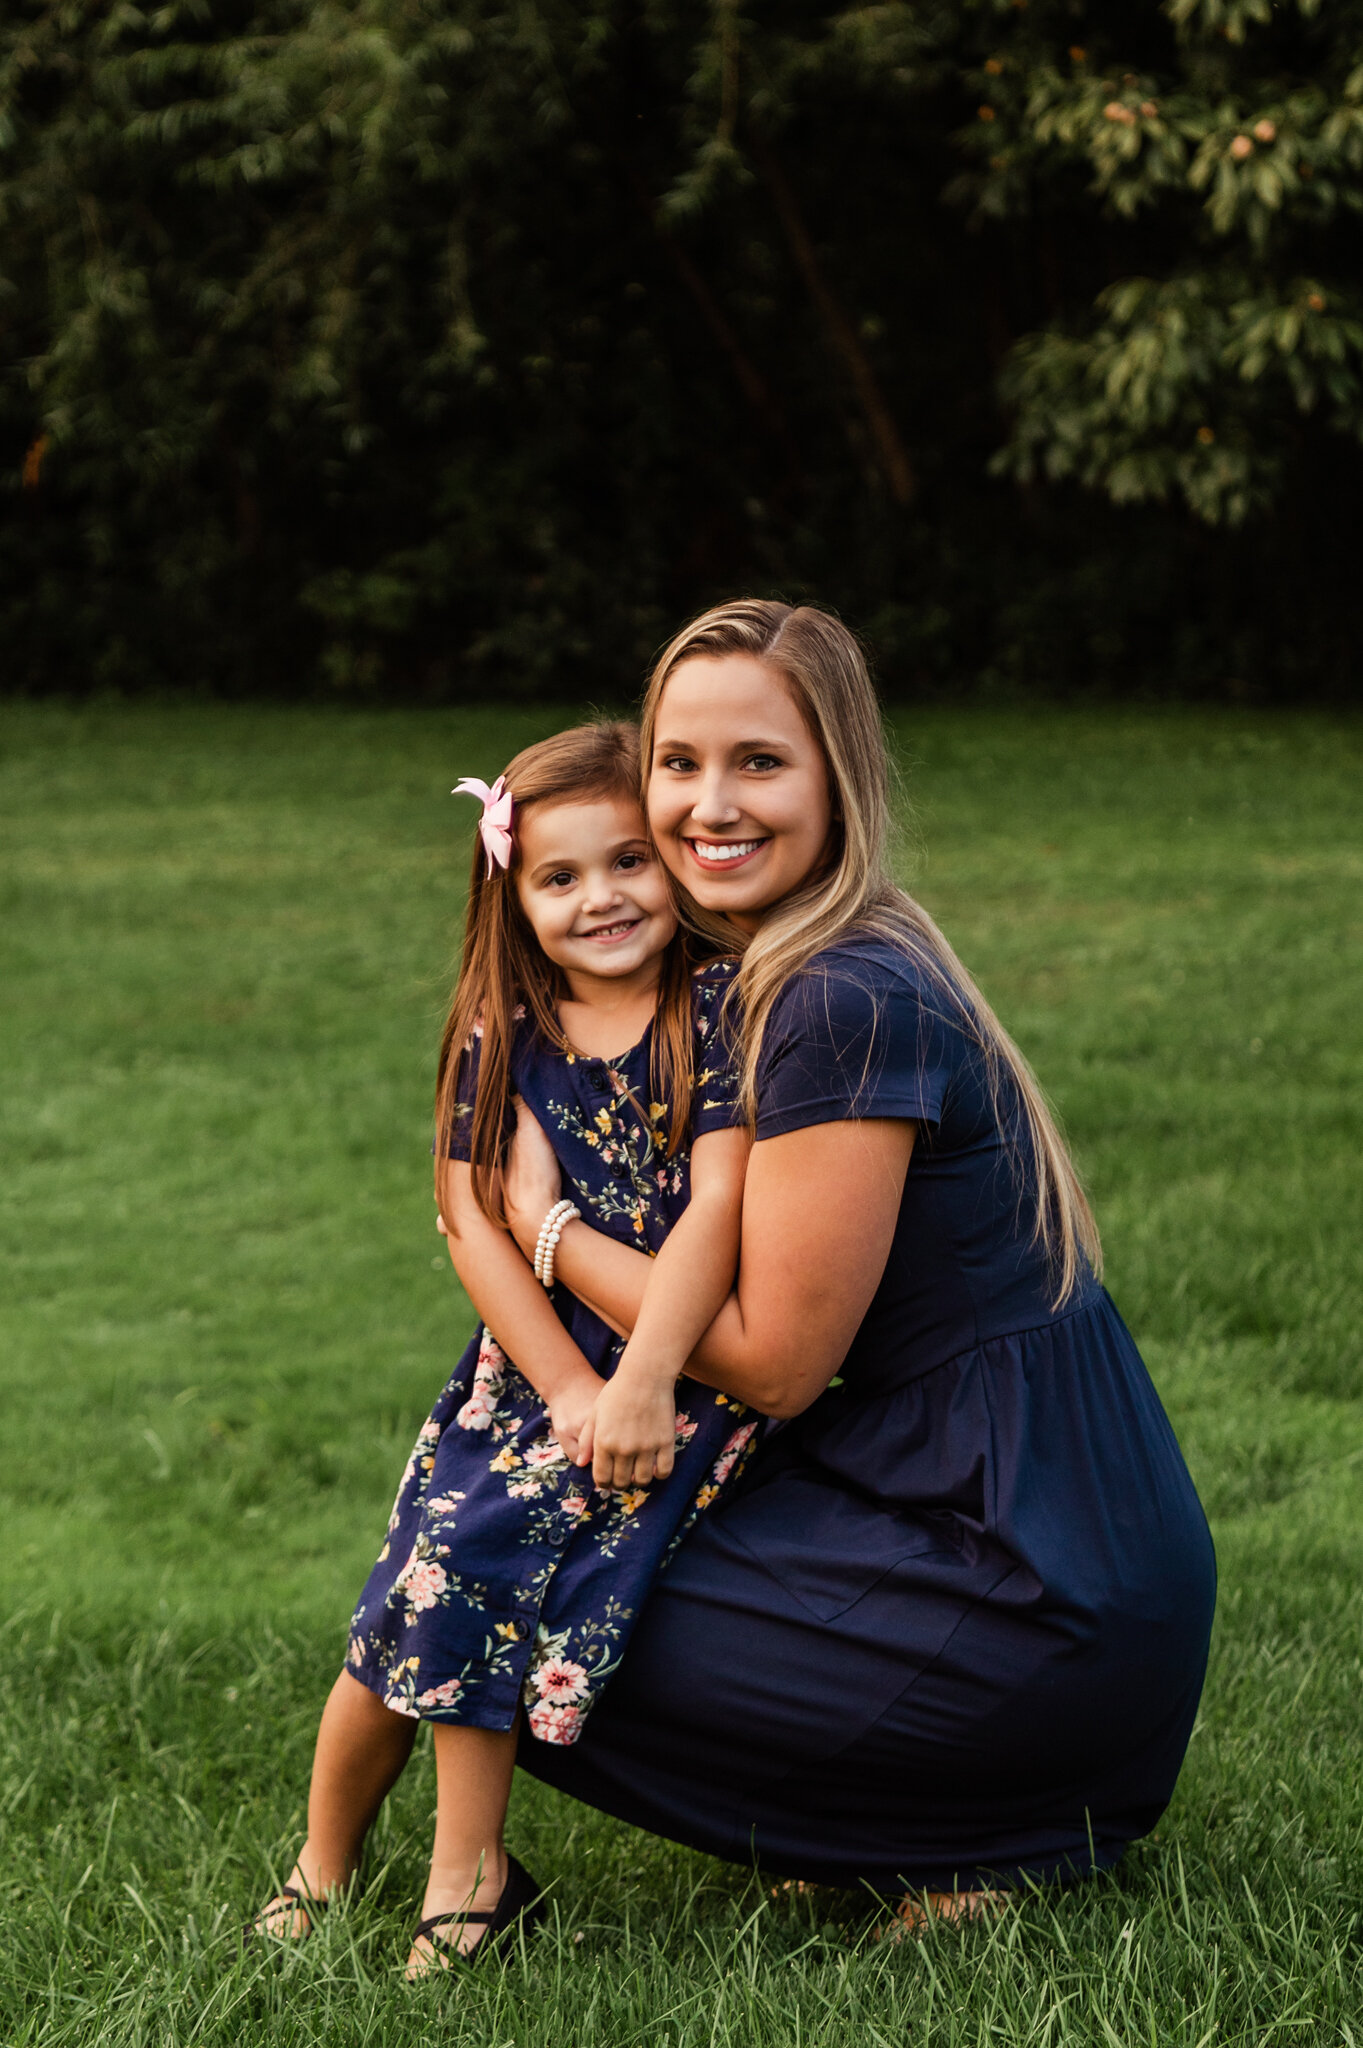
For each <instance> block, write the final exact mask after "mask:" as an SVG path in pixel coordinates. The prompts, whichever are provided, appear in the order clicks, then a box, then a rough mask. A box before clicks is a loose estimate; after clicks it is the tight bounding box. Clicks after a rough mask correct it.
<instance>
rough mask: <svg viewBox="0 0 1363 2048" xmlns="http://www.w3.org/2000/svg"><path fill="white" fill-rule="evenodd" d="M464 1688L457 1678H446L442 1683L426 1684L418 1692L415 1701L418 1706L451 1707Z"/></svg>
mask: <svg viewBox="0 0 1363 2048" xmlns="http://www.w3.org/2000/svg"><path fill="white" fill-rule="evenodd" d="M463 1690H464V1687H463V1683H462V1681H461V1680H459V1679H457V1678H447V1679H446V1680H445V1682H444V1684H443V1685H428V1686H427V1688H426V1690H425V1692H419V1693H418V1694H417V1696H416V1703H417V1705H418V1706H419V1707H452V1706H453V1705H454V1703H455V1701H456V1700H457V1699H458V1697H459V1695H460V1693H461V1692H462V1691H463Z"/></svg>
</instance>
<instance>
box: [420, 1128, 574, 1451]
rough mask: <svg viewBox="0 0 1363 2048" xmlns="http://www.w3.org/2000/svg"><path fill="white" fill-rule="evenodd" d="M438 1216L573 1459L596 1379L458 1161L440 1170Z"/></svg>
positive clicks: (484, 1308)
mask: <svg viewBox="0 0 1363 2048" xmlns="http://www.w3.org/2000/svg"><path fill="white" fill-rule="evenodd" d="M441 1215H442V1218H443V1220H444V1223H445V1226H446V1228H445V1237H446V1241H447V1242H448V1244H449V1248H450V1258H451V1259H452V1260H453V1262H454V1270H455V1272H456V1273H457V1274H458V1275H459V1278H460V1280H461V1281H462V1282H463V1284H464V1291H465V1293H466V1294H467V1295H468V1297H469V1300H470V1301H471V1302H472V1303H473V1305H474V1307H475V1308H476V1309H477V1311H478V1313H479V1315H480V1316H481V1317H482V1319H483V1322H484V1323H485V1324H486V1326H487V1328H488V1329H489V1330H490V1331H491V1332H492V1334H493V1335H494V1336H495V1338H496V1340H497V1342H498V1344H499V1345H500V1346H501V1348H502V1350H503V1351H505V1352H506V1354H507V1356H508V1357H509V1358H510V1359H512V1360H513V1361H514V1363H515V1365H516V1368H517V1370H518V1371H519V1372H520V1373H521V1374H522V1375H523V1376H524V1377H525V1378H526V1379H527V1380H529V1382H530V1384H531V1386H532V1387H533V1388H534V1389H535V1391H536V1393H537V1394H539V1396H540V1397H541V1399H542V1400H543V1401H544V1402H545V1403H546V1405H547V1406H548V1409H549V1416H550V1421H551V1423H552V1424H553V1428H554V1433H555V1435H556V1436H557V1437H558V1440H559V1442H560V1443H561V1444H562V1445H563V1448H564V1450H565V1451H567V1453H568V1456H569V1457H570V1458H572V1459H573V1460H574V1461H575V1462H576V1461H577V1451H578V1442H579V1439H580V1436H581V1433H582V1430H583V1428H584V1426H585V1425H586V1422H587V1420H588V1417H589V1416H590V1414H591V1410H592V1408H593V1406H594V1405H595V1402H596V1397H597V1395H598V1394H599V1393H600V1392H601V1388H602V1385H603V1382H602V1380H601V1378H600V1375H599V1374H597V1373H595V1372H593V1370H592V1368H591V1366H590V1365H589V1364H588V1362H587V1359H586V1357H585V1356H584V1354H583V1352H582V1351H581V1350H580V1349H579V1348H578V1346H577V1345H576V1344H575V1343H574V1342H573V1340H572V1338H571V1337H570V1336H569V1335H568V1332H567V1331H566V1330H565V1329H564V1327H563V1325H562V1323H561V1322H560V1321H559V1319H558V1316H557V1314H556V1313H555V1310H554V1305H553V1303H552V1302H551V1301H550V1299H549V1296H548V1295H547V1293H546V1292H545V1290H544V1289H543V1287H541V1285H540V1283H539V1281H538V1280H537V1279H536V1278H535V1275H534V1273H533V1272H532V1270H531V1268H530V1266H529V1265H528V1263H527V1262H526V1260H525V1258H524V1257H523V1256H522V1254H521V1252H520V1250H519V1248H518V1246H517V1245H516V1243H515V1241H514V1239H513V1238H512V1237H511V1236H510V1235H509V1234H508V1233H507V1232H506V1231H505V1230H500V1229H498V1227H497V1225H496V1224H495V1223H493V1222H492V1221H491V1219H490V1218H489V1217H487V1216H485V1215H484V1214H483V1212H482V1210H481V1209H480V1208H479V1207H478V1204H477V1202H476V1201H475V1200H474V1197H473V1176H472V1170H471V1169H470V1168H469V1167H468V1166H466V1165H465V1164H464V1162H463V1161H462V1160H457V1159H455V1160H451V1161H450V1163H449V1165H448V1167H447V1168H446V1169H445V1174H444V1185H443V1189H442V1194H441Z"/></svg>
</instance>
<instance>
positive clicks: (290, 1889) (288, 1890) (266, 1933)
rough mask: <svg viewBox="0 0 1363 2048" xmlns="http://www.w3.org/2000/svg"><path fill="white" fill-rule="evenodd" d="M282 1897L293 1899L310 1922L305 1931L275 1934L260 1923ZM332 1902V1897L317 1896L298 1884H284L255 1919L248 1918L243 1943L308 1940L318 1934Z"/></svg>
mask: <svg viewBox="0 0 1363 2048" xmlns="http://www.w3.org/2000/svg"><path fill="white" fill-rule="evenodd" d="M282 1899H289V1900H291V1901H292V1902H293V1905H294V1906H295V1907H296V1908H297V1910H298V1911H299V1912H300V1913H301V1914H302V1915H303V1918H304V1919H305V1920H306V1921H307V1923H308V1924H307V1930H306V1932H305V1933H300V1934H274V1933H272V1932H271V1931H270V1929H269V1928H268V1927H262V1926H261V1924H260V1923H261V1921H262V1920H263V1918H264V1917H265V1915H266V1914H267V1913H268V1912H269V1911H270V1910H271V1908H272V1907H274V1906H277V1905H278V1904H279V1903H280V1901H281V1900H282ZM330 1904H331V1900H330V1899H319V1898H316V1897H315V1896H314V1895H313V1893H312V1892H305V1891H303V1890H302V1889H301V1888H300V1887H299V1886H298V1885H296V1884H282V1885H281V1886H280V1887H279V1890H278V1891H277V1892H276V1893H275V1894H274V1896H273V1897H272V1898H269V1899H267V1900H266V1902H265V1904H264V1905H263V1906H262V1907H261V1909H260V1911H259V1912H258V1913H257V1914H256V1917H255V1919H254V1920H248V1921H247V1923H246V1925H245V1926H244V1927H243V1928H242V1930H241V1939H242V1945H243V1946H245V1944H246V1943H247V1942H248V1941H306V1940H307V1939H308V1938H309V1936H310V1935H313V1934H316V1932H317V1922H318V1920H319V1919H320V1918H321V1916H322V1915H323V1913H325V1912H326V1910H327V1908H328V1906H329V1905H330Z"/></svg>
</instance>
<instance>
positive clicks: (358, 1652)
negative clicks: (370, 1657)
mask: <svg viewBox="0 0 1363 2048" xmlns="http://www.w3.org/2000/svg"><path fill="white" fill-rule="evenodd" d="M345 1655H346V1662H347V1664H355V1665H359V1664H363V1662H364V1644H363V1643H362V1642H361V1641H360V1639H359V1637H358V1636H352V1637H351V1639H350V1647H349V1649H348V1650H347V1651H346V1653H345Z"/></svg>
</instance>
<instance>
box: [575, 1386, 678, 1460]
mask: <svg viewBox="0 0 1363 2048" xmlns="http://www.w3.org/2000/svg"><path fill="white" fill-rule="evenodd" d="M676 1442H677V1389H676V1384H675V1382H674V1381H672V1380H670V1379H659V1378H656V1377H646V1376H645V1375H644V1374H643V1373H635V1372H628V1371H625V1372H619V1371H617V1373H616V1375H615V1378H614V1379H613V1380H608V1381H607V1382H606V1387H605V1391H604V1392H603V1394H602V1395H601V1398H600V1400H599V1401H598V1402H597V1404H596V1412H595V1414H594V1415H593V1417H592V1478H593V1480H594V1482H595V1483H596V1485H597V1486H601V1487H606V1486H615V1487H625V1486H647V1485H648V1482H649V1481H650V1479H654V1478H657V1479H666V1478H667V1476H668V1474H669V1472H670V1471H671V1470H672V1466H673V1463H674V1461H675V1456H676Z"/></svg>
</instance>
